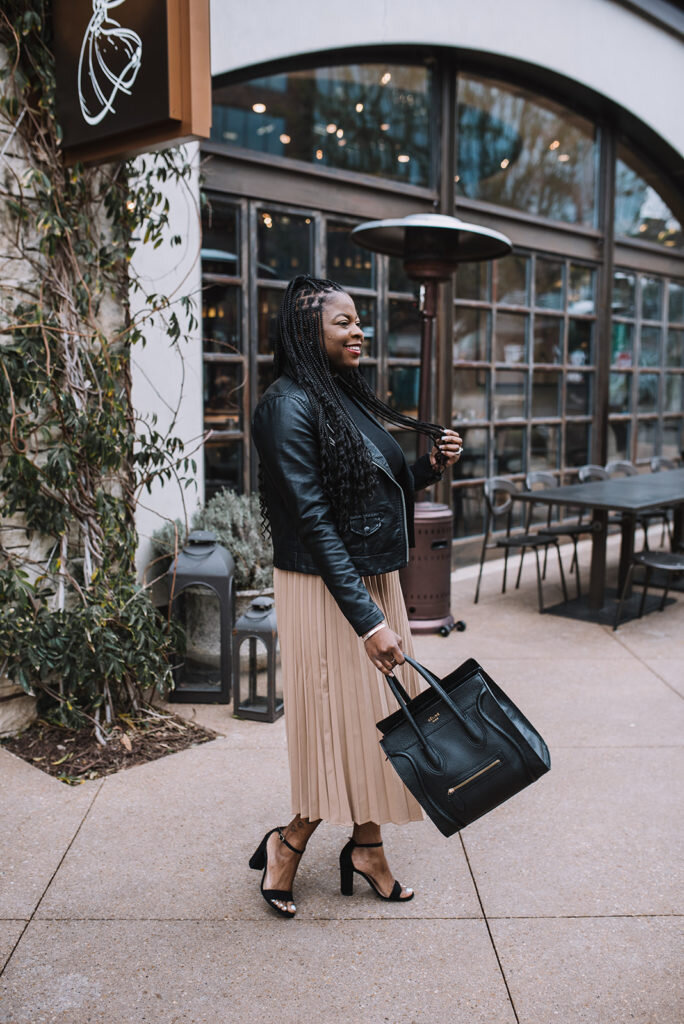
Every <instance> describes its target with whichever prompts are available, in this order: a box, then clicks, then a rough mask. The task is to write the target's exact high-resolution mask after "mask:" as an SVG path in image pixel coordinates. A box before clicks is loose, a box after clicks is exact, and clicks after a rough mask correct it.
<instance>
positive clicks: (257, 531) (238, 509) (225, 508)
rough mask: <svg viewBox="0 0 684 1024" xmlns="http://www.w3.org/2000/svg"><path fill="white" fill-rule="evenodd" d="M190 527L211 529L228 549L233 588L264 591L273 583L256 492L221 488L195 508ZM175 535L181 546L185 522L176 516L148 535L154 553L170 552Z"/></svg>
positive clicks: (183, 539)
mask: <svg viewBox="0 0 684 1024" xmlns="http://www.w3.org/2000/svg"><path fill="white" fill-rule="evenodd" d="M192 529H193V530H211V532H212V533H213V534H215V535H216V539H217V540H218V542H219V544H222V545H223V547H224V548H227V550H228V551H230V553H231V555H232V556H233V558H234V560H235V578H234V579H235V588H236V589H237V590H264V589H265V588H266V587H271V586H273V552H272V549H271V542H270V540H268V539H265V538H264V536H263V534H262V532H261V513H260V511H259V498H258V496H257V495H256V494H236V493H235V491H229V490H227V489H224V490H222V491H219V492H218V493H217V494H215V495H214V497H213V498H211V499H210V500H209V501H208V502H207V504H206V505H205V506H204V507H203V508H200V509H198V510H197V511H196V512H195V514H194V515H193V517H192ZM176 538H178V546H179V547H182V546H183V545H184V544H185V542H186V540H187V537H186V534H185V525H184V524H183V523H182V522H181V521H180V519H177V520H176V521H175V524H174V523H172V522H170V521H167V522H165V523H164V525H163V526H162V527H160V529H159V530H156V531H155V532H154V534H153V535H152V543H153V546H154V550H155V554H156V555H157V556H159V555H172V554H173V553H174V551H175V546H176Z"/></svg>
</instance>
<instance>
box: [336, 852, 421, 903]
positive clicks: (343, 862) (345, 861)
mask: <svg viewBox="0 0 684 1024" xmlns="http://www.w3.org/2000/svg"><path fill="white" fill-rule="evenodd" d="M355 846H364V847H372V846H382V843H357V842H356V840H355V839H350V840H349V842H348V843H347V845H346V846H345V847H344V848H343V850H342V852H341V854H340V892H341V893H342V895H343V896H353V895H354V873H356V874H357V875H361V877H362V878H365V879H366V881H367V882H368V884H369V885H370V887H371V889H372V890H373V891H374V892H375V895H376V896H379V897H380V899H381V900H391V901H392V902H393V903H408V901H409V900H412V899H413V897H414V895H415V893H414V892H413V890H412V889H409V890H408V893H409V895H408V896H402V895H401V890H402V886H401V884H400V883H399V882H397V880H396V879H395V880H394V886H393V888H392V892H391V893H390V894H389V896H383V894H382V893H381V892H380V890H379V889H378V887H377V885H376V884H375V882H374V880H373V879H372V878H371V876H370V875H367V874H365V872H363V871H359V869H358V868H355V867H354V864H353V861H352V850H353V849H354V847H355Z"/></svg>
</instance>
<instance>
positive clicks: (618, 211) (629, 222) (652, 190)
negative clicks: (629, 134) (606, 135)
mask: <svg viewBox="0 0 684 1024" xmlns="http://www.w3.org/2000/svg"><path fill="white" fill-rule="evenodd" d="M662 188H663V182H662V180H660V179H659V178H657V177H656V175H655V174H654V173H653V172H652V171H651V169H650V168H647V167H646V165H645V164H643V163H641V161H640V160H639V159H638V157H636V156H635V154H634V153H630V152H629V150H627V149H626V147H624V146H618V159H617V161H616V164H615V234H616V235H627V237H629V238H640V239H642V241H645V242H655V243H656V244H657V245H662V246H666V247H667V248H670V249H673V248H676V249H681V248H684V233H683V232H682V224H681V216H682V215H681V214H677V216H675V213H673V211H672V209H671V206H670V205H668V201H669V197H668V198H666V197H664V196H663V195H661V190H662ZM673 201H674V202H676V201H677V197H674V198H673ZM678 218H679V219H678Z"/></svg>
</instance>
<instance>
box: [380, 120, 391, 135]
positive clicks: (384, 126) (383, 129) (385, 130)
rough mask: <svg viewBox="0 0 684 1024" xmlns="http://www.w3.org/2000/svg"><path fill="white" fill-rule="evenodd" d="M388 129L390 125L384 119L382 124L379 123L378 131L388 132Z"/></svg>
mask: <svg viewBox="0 0 684 1024" xmlns="http://www.w3.org/2000/svg"><path fill="white" fill-rule="evenodd" d="M389 129H390V126H389V125H388V124H387V121H385V122H384V123H383V124H381V125H380V131H381V132H388V131H389Z"/></svg>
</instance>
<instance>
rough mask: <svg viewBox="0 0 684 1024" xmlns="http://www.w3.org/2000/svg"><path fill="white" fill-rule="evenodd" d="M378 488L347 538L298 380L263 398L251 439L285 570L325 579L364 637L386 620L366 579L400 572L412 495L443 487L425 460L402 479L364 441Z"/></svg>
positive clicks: (409, 533) (409, 539) (279, 563)
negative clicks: (322, 472)
mask: <svg viewBox="0 0 684 1024" xmlns="http://www.w3.org/2000/svg"><path fill="white" fill-rule="evenodd" d="M362 436H363V437H364V440H365V442H366V444H367V445H368V447H369V449H370V452H371V456H372V459H373V462H374V463H375V465H376V466H377V467H378V486H377V487H376V489H375V494H374V496H373V499H372V501H371V503H370V505H369V506H368V507H367V508H365V509H363V510H359V512H358V514H356V515H352V516H351V517H350V522H349V529H348V530H346V531H345V532H344V533H340V532H339V530H338V528H337V526H336V525H335V519H334V516H333V514H332V509H331V506H330V502H329V500H328V498H327V497H326V495H325V493H324V491H323V487H322V484H321V477H320V468H319V462H318V430H317V427H316V418H315V414H314V411H313V408H312V406H311V403H310V401H309V398H308V396H307V394H306V392H305V391H304V389H303V388H302V387H300V385H299V384H297V383H296V381H294V380H293V379H292V378H290V377H287V376H282V377H279V378H278V380H277V381H275V383H274V384H272V385H271V386H270V387H269V388H268V390H267V391H266V393H265V394H264V395H263V397H262V398H261V400H260V402H259V404H258V405H257V408H256V411H255V414H254V423H253V433H252V437H253V439H254V443H255V445H256V447H257V451H258V452H259V457H260V459H261V463H262V466H263V471H264V484H265V492H266V503H267V506H268V513H269V519H270V523H271V533H272V539H273V564H274V565H275V566H276V568H278V569H289V570H291V571H294V572H303V573H311V574H312V575H316V576H321V577H322V578H323V580H324V581H325V584H326V586H327V587H328V589H329V590H330V592H331V594H332V595H333V597H334V598H335V600H336V601H337V603H338V605H339V606H340V609H341V610H342V612H343V613H344V615H345V616H346V617H347V619H348V620H349V622H350V623H351V625H352V626H353V627H354V629H355V630H356V632H357V634H358V635H359V636H361V635H362V634H363V633H365V632H366V631H367V630H369V629H371V628H372V627H373V626H375V625H377V624H378V623H379V622H381V621H382V619H383V613H382V611H381V610H380V609H379V608H378V606H377V605H376V604H375V602H374V601H373V600H372V599H371V597H370V595H369V593H368V591H367V590H366V588H365V586H364V584H363V582H362V580H361V577H362V576H377V575H379V574H380V573H385V572H392V571H393V570H395V569H401V568H402V567H403V566H405V565H406V564H407V563H408V557H409V545H412V544H413V492H414V491H416V490H420V489H421V488H422V487H427V486H428V485H429V484H431V483H434V482H435V480H437V479H439V475H438V474H436V473H435V471H434V470H433V468H432V465H431V463H430V459H429V456H427V455H424V456H422V457H421V458H420V459H418V461H417V462H416V463H415V465H414V466H413V467H412V468H411V469H409V466H408V464H407V463H406V461H405V460H404V465H403V468H402V472H401V473H400V474H399V479H397V478H395V477H394V476H393V475H392V472H391V470H390V468H389V465H388V464H387V461H386V459H385V458H384V456H383V454H382V453H381V452H380V450H379V449H378V448H377V447H376V445H374V444H373V443H372V441H370V439H369V438H368V437H366V435H365V434H363V435H362Z"/></svg>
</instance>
